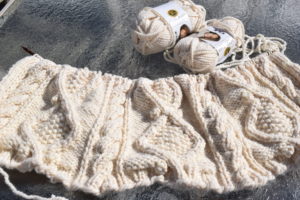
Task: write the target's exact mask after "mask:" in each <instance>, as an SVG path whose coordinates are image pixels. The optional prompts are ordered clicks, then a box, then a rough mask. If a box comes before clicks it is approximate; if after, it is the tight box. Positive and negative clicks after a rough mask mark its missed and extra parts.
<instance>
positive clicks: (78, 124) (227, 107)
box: [0, 52, 300, 195]
mask: <svg viewBox="0 0 300 200" xmlns="http://www.w3.org/2000/svg"><path fill="white" fill-rule="evenodd" d="M299 77H300V66H299V65H298V64H295V63H293V62H291V61H290V60H289V59H288V58H287V57H286V56H285V55H284V54H282V53H279V52H276V53H273V54H270V55H268V54H262V55H259V56H258V57H256V58H253V59H251V60H249V61H246V62H245V63H244V64H242V65H240V66H239V67H235V68H230V69H227V70H225V71H222V70H216V71H214V72H212V73H210V74H206V75H188V74H182V75H178V76H174V77H168V78H161V79H157V80H149V79H147V78H139V79H135V80H131V79H127V78H124V77H120V76H116V75H112V74H102V73H101V72H94V71H89V70H88V69H77V68H73V67H71V66H68V65H58V64H55V63H53V62H52V61H49V60H46V59H43V58H42V57H40V56H39V55H34V56H30V57H26V58H23V59H22V60H20V61H19V62H17V63H16V64H15V65H14V66H13V67H12V68H11V69H10V71H9V73H8V75H6V76H5V77H4V78H3V80H2V81H1V82H0V166H2V167H6V168H9V169H17V170H19V171H21V172H27V171H31V170H35V171H36V172H37V173H41V174H45V175H46V176H47V177H48V178H49V179H50V180H51V181H52V182H62V183H63V184H64V186H65V187H66V188H68V189H70V190H82V191H85V192H88V193H92V194H95V195H102V194H103V193H104V192H106V191H110V190H116V191H120V190H124V189H129V188H133V187H137V186H141V185H150V184H152V183H154V182H156V181H158V182H162V183H170V184H175V183H177V184H185V185H188V186H192V187H196V188H199V189H201V190H214V191H217V192H220V193H222V192H228V191H233V190H240V189H244V188H251V187H257V186H261V185H264V184H266V183H267V182H268V181H269V180H272V179H274V178H275V176H277V175H279V174H282V173H284V172H286V171H287V170H288V169H290V168H291V167H292V166H295V164H297V161H298V157H299V147H300V146H299V145H300V126H299V123H300V119H299V113H300V107H299V105H300V90H299V89H300V78H299Z"/></svg>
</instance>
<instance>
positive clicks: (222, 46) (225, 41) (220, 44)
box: [202, 26, 236, 64]
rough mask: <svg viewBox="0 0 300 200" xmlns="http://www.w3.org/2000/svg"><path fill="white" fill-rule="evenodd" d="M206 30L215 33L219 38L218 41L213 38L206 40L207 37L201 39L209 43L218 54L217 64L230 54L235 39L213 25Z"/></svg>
mask: <svg viewBox="0 0 300 200" xmlns="http://www.w3.org/2000/svg"><path fill="white" fill-rule="evenodd" d="M207 29H208V31H209V32H211V33H215V34H217V35H218V36H219V37H220V39H219V40H218V41H214V40H208V39H203V38H202V40H203V41H204V42H206V43H208V44H210V45H211V46H212V47H214V48H215V49H216V50H217V52H218V55H219V59H218V64H220V63H222V62H224V61H225V60H226V59H227V58H228V57H229V56H231V55H232V53H233V50H234V49H235V46H236V40H235V39H234V38H233V37H232V36H231V35H229V34H228V33H226V32H224V31H222V30H219V29H216V28H214V27H211V26H209V27H207Z"/></svg>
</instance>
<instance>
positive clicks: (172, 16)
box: [153, 1, 192, 39]
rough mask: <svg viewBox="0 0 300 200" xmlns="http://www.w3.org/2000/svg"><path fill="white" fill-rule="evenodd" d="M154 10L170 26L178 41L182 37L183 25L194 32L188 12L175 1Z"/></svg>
mask: <svg viewBox="0 0 300 200" xmlns="http://www.w3.org/2000/svg"><path fill="white" fill-rule="evenodd" d="M153 9H154V11H156V12H157V13H158V14H159V15H160V16H161V17H162V18H164V19H165V20H166V21H167V22H168V24H170V26H171V28H172V29H173V32H174V34H175V37H176V39H178V38H179V37H180V29H181V28H182V26H183V25H186V26H187V27H188V29H189V30H190V31H192V23H191V21H190V18H189V16H188V14H187V12H186V11H185V10H184V9H183V8H182V7H181V6H180V5H179V4H178V3H176V2H175V1H170V2H168V3H166V4H163V5H160V6H158V7H155V8H153Z"/></svg>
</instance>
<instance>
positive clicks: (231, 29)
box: [171, 17, 245, 73]
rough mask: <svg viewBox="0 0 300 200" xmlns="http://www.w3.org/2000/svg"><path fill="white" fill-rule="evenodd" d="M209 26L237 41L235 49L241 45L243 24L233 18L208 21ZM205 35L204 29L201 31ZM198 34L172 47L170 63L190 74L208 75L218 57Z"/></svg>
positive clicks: (243, 32)
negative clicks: (177, 65)
mask: <svg viewBox="0 0 300 200" xmlns="http://www.w3.org/2000/svg"><path fill="white" fill-rule="evenodd" d="M207 24H208V25H209V26H213V27H215V28H219V29H222V30H224V31H226V32H227V33H228V34H230V35H232V36H233V37H234V38H235V39H236V40H237V47H239V46H241V45H242V44H243V38H244V36H245V29H244V25H243V23H242V22H241V21H240V20H238V19H236V18H233V17H225V18H223V19H221V20H216V19H214V20H210V21H208V23H207ZM202 32H203V33H205V32H206V29H203V30H201V33H202ZM199 35H202V34H199V33H195V34H192V35H190V36H188V37H185V38H183V39H181V40H180V41H179V42H178V43H177V44H176V46H175V47H174V53H173V56H174V57H173V58H172V60H171V61H172V62H174V63H177V64H179V65H180V66H182V67H183V68H184V69H185V70H186V71H188V72H192V73H208V72H211V71H213V70H214V69H215V67H216V65H217V64H218V59H219V55H218V52H217V50H216V49H215V48H214V47H212V46H211V45H209V44H208V43H206V42H204V41H203V40H201V39H200V38H199Z"/></svg>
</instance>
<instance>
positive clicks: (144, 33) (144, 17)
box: [131, 0, 206, 55]
mask: <svg viewBox="0 0 300 200" xmlns="http://www.w3.org/2000/svg"><path fill="white" fill-rule="evenodd" d="M173 1H175V2H177V3H178V4H179V5H181V6H182V8H183V9H184V10H185V11H186V12H187V13H188V16H189V18H190V20H191V24H192V30H190V31H191V32H197V31H199V30H200V29H201V28H202V27H203V26H204V22H205V16H206V10H205V9H204V7H202V6H200V5H196V4H194V3H193V2H192V1H190V0H173ZM131 38H132V42H133V45H134V47H135V48H136V49H137V51H139V52H140V53H141V54H143V55H149V54H154V53H158V52H162V51H164V50H166V49H170V48H172V47H173V46H174V45H175V43H176V38H175V37H174V33H173V30H172V28H171V26H170V25H169V24H168V23H167V22H166V21H165V20H164V19H162V17H161V16H159V15H158V14H156V12H155V11H153V8H149V7H146V8H144V9H143V10H142V11H141V12H140V13H139V14H138V17H137V21H136V29H135V30H133V32H132V37H131Z"/></svg>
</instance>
